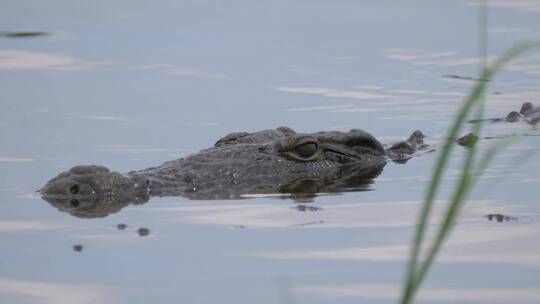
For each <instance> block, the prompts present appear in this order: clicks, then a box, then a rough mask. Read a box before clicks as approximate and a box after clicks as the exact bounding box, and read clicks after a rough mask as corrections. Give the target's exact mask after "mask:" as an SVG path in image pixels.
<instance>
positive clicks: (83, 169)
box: [69, 165, 109, 174]
mask: <svg viewBox="0 0 540 304" xmlns="http://www.w3.org/2000/svg"><path fill="white" fill-rule="evenodd" d="M69 172H71V173H74V174H87V173H107V172H109V169H107V168H106V167H103V166H95V165H90V166H75V167H73V168H71V169H70V170H69Z"/></svg>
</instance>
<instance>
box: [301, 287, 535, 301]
mask: <svg viewBox="0 0 540 304" xmlns="http://www.w3.org/2000/svg"><path fill="white" fill-rule="evenodd" d="M401 289H402V287H401V285H398V284H351V285H340V286H305V287H300V288H298V292H301V293H308V294H317V295H322V296H331V297H338V298H342V297H358V298H363V299H370V300H397V299H398V297H399V295H400V292H401ZM417 299H418V300H419V301H436V302H438V301H451V302H452V303H455V302H466V303H473V302H474V303H519V302H537V301H540V290H539V289H538V288H429V287H423V288H421V289H420V290H419V293H418V296H417Z"/></svg>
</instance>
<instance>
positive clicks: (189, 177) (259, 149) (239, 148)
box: [38, 127, 427, 218]
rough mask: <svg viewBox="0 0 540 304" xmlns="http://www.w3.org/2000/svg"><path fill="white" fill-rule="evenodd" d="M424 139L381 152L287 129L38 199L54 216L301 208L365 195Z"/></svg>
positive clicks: (352, 140) (344, 136) (82, 172)
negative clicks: (267, 197)
mask: <svg viewBox="0 0 540 304" xmlns="http://www.w3.org/2000/svg"><path fill="white" fill-rule="evenodd" d="M426 148H427V145H425V144H424V134H422V132H420V131H415V132H414V133H413V134H412V135H411V136H410V137H409V138H408V139H407V140H406V141H402V142H399V143H396V144H394V145H391V146H389V147H386V146H383V145H382V144H381V143H380V142H379V141H378V140H377V139H376V138H375V137H374V136H372V135H371V134H369V133H367V132H365V131H362V130H359V129H352V130H350V131H349V132H339V131H322V132H316V133H311V134H305V133H297V132H295V131H294V130H293V129H291V128H288V127H279V128H277V129H272V130H263V131H259V132H253V133H247V132H238V133H231V134H228V135H226V136H225V137H223V138H221V139H219V140H218V141H217V142H216V143H215V144H214V146H213V147H211V148H208V149H204V150H201V151H199V152H198V153H195V154H192V155H190V156H187V157H185V158H181V159H177V160H172V161H167V162H165V163H163V164H162V165H160V166H158V167H151V168H147V169H143V170H140V171H131V172H128V173H126V174H121V173H118V172H113V171H110V170H109V169H108V168H106V167H103V166H97V165H88V166H86V165H85V166H76V167H73V168H71V169H70V170H68V171H66V172H62V173H60V174H59V175H58V176H56V177H54V178H53V179H51V180H50V181H49V182H48V183H47V184H46V185H45V186H43V187H42V188H41V189H40V190H38V192H39V193H40V194H41V196H42V198H43V199H44V200H46V201H47V202H49V203H50V204H52V205H53V206H55V207H56V208H58V209H59V210H61V211H67V212H69V213H70V214H72V215H74V216H78V217H87V218H88V217H90V218H92V217H104V216H106V215H108V214H110V213H114V212H117V211H119V210H120V209H122V208H123V207H125V206H127V205H129V204H142V203H145V202H147V201H148V200H149V198H150V197H152V196H158V197H163V196H183V197H187V198H189V199H237V198H243V197H246V196H249V195H261V194H280V195H289V196H291V197H292V198H297V199H299V200H302V198H305V197H310V196H311V197H312V196H313V195H315V194H316V193H320V192H325V193H332V192H340V191H362V190H368V189H369V186H370V184H372V183H373V179H374V178H375V177H377V176H378V175H379V174H380V173H381V172H382V169H383V167H384V166H385V165H386V163H387V162H388V161H394V162H397V163H404V162H406V161H407V160H408V159H409V158H411V156H412V155H414V154H415V153H416V152H417V151H420V150H425V149H426Z"/></svg>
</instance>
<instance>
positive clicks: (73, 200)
mask: <svg viewBox="0 0 540 304" xmlns="http://www.w3.org/2000/svg"><path fill="white" fill-rule="evenodd" d="M69 204H70V205H71V206H73V207H75V208H76V207H79V205H80V204H81V203H80V202H79V200H78V199H76V198H74V199H72V200H71V202H69Z"/></svg>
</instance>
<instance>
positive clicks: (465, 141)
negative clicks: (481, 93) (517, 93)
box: [456, 102, 540, 147]
mask: <svg viewBox="0 0 540 304" xmlns="http://www.w3.org/2000/svg"><path fill="white" fill-rule="evenodd" d="M479 121H487V122H509V123H514V122H518V121H524V122H526V123H528V124H530V125H533V126H535V125H536V124H538V122H540V106H534V105H533V104H532V103H531V102H525V103H523V104H522V105H521V109H520V110H519V112H518V111H511V112H510V113H508V114H507V115H506V117H497V118H486V119H473V120H469V121H468V122H469V123H475V122H479ZM514 136H538V135H537V134H528V133H524V134H509V135H502V136H486V137H482V138H480V137H478V136H477V135H476V134H473V133H468V134H466V135H464V136H462V137H460V138H458V139H456V142H457V144H458V145H460V146H464V147H472V146H474V145H475V144H476V143H477V142H478V140H480V139H495V138H505V137H514Z"/></svg>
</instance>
